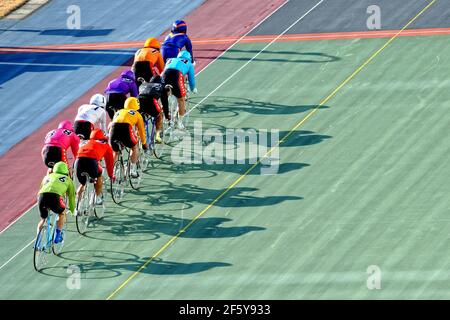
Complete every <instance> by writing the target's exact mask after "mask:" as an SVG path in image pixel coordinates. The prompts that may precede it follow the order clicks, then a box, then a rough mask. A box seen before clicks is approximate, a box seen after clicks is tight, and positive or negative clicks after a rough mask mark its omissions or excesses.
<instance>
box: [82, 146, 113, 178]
mask: <svg viewBox="0 0 450 320" xmlns="http://www.w3.org/2000/svg"><path fill="white" fill-rule="evenodd" d="M78 157H85V158H92V159H96V160H98V161H100V160H102V159H103V158H105V162H106V170H107V171H108V176H109V177H112V175H113V167H114V157H113V150H112V148H111V146H110V145H109V144H108V142H107V141H100V140H95V139H90V140H87V141H86V140H85V141H83V142H82V143H81V146H80V148H79V149H78Z"/></svg>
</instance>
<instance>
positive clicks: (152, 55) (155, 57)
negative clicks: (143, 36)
mask: <svg viewBox="0 0 450 320" xmlns="http://www.w3.org/2000/svg"><path fill="white" fill-rule="evenodd" d="M138 61H149V62H150V65H151V66H152V67H156V68H157V69H158V71H159V73H162V72H163V70H164V60H163V57H162V55H161V53H160V52H159V51H157V50H155V49H153V48H142V49H139V50H138V51H137V52H136V54H135V55H134V62H138Z"/></svg>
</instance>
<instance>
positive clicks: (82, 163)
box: [75, 157, 87, 199]
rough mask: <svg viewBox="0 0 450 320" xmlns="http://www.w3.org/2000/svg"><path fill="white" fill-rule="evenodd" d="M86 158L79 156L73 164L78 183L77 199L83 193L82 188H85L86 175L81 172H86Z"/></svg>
mask: <svg viewBox="0 0 450 320" xmlns="http://www.w3.org/2000/svg"><path fill="white" fill-rule="evenodd" d="M86 159H87V158H84V157H80V158H78V159H77V161H76V163H75V166H76V172H77V179H78V182H79V183H80V186H79V187H78V190H77V199H81V196H82V195H83V192H84V189H85V188H86V176H84V175H82V173H83V172H86V170H87V168H86Z"/></svg>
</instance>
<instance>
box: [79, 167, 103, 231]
mask: <svg viewBox="0 0 450 320" xmlns="http://www.w3.org/2000/svg"><path fill="white" fill-rule="evenodd" d="M81 175H82V176H84V177H86V186H85V189H84V191H83V195H82V196H81V199H77V207H76V208H77V215H76V218H75V220H76V226H77V231H78V233H80V234H81V235H84V234H85V233H86V230H87V228H88V226H89V220H90V219H91V217H92V216H93V215H94V216H95V217H96V218H97V219H98V220H100V219H102V218H103V216H104V214H105V204H104V203H103V204H102V205H101V208H98V209H97V205H96V201H97V194H96V192H95V187H94V183H95V178H91V177H90V176H89V174H88V173H86V172H82V173H81Z"/></svg>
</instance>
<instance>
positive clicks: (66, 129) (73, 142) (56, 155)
mask: <svg viewBox="0 0 450 320" xmlns="http://www.w3.org/2000/svg"><path fill="white" fill-rule="evenodd" d="M79 143H80V138H78V136H77V135H76V134H75V132H74V129H73V126H72V122H70V121H69V120H64V121H62V122H60V123H59V125H58V128H57V129H55V130H52V131H49V132H48V133H47V135H46V136H45V142H44V147H43V148H42V160H44V163H45V165H46V166H47V167H49V168H53V165H54V164H55V163H57V162H59V161H63V162H65V163H66V164H67V166H68V167H69V161H68V160H67V149H69V147H70V148H71V150H72V154H73V156H74V158H75V159H76V157H77V153H78V145H79Z"/></svg>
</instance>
